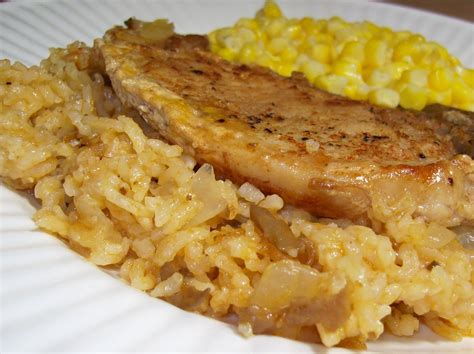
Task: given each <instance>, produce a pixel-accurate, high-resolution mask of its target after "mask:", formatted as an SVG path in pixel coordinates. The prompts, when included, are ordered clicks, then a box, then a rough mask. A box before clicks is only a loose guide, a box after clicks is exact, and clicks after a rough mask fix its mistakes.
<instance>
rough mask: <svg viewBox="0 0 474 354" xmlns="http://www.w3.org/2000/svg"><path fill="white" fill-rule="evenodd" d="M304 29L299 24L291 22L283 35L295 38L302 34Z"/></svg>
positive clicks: (283, 31)
mask: <svg viewBox="0 0 474 354" xmlns="http://www.w3.org/2000/svg"><path fill="white" fill-rule="evenodd" d="M302 32H303V30H302V28H301V26H300V25H299V24H289V25H287V26H286V27H285V28H284V29H283V30H282V32H281V35H282V36H283V37H286V38H289V39H295V38H297V37H299V36H301V34H302Z"/></svg>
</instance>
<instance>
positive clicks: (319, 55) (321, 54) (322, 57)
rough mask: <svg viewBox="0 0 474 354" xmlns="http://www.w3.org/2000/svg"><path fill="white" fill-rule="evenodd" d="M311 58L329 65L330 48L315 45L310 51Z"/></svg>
mask: <svg viewBox="0 0 474 354" xmlns="http://www.w3.org/2000/svg"><path fill="white" fill-rule="evenodd" d="M311 57H312V58H313V59H315V60H317V61H319V62H321V63H329V62H330V60H331V47H330V46H329V45H328V44H325V43H317V44H315V45H314V46H313V49H312V50H311Z"/></svg>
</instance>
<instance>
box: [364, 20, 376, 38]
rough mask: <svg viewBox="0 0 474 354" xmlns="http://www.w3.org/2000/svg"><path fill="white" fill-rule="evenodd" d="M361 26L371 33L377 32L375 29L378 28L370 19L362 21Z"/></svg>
mask: <svg viewBox="0 0 474 354" xmlns="http://www.w3.org/2000/svg"><path fill="white" fill-rule="evenodd" d="M362 27H363V30H364V31H367V32H369V33H370V34H372V35H373V34H375V33H377V31H378V30H379V27H378V26H377V25H376V24H374V23H372V22H370V21H364V22H362Z"/></svg>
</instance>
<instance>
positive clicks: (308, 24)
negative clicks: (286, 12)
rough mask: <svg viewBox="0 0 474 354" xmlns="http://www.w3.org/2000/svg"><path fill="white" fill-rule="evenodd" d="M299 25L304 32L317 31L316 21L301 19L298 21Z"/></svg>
mask: <svg viewBox="0 0 474 354" xmlns="http://www.w3.org/2000/svg"><path fill="white" fill-rule="evenodd" d="M300 25H301V27H302V28H303V29H304V30H305V31H308V32H310V31H313V30H317V27H316V26H317V24H316V21H315V20H314V19H313V18H311V17H303V18H302V19H301V20H300Z"/></svg>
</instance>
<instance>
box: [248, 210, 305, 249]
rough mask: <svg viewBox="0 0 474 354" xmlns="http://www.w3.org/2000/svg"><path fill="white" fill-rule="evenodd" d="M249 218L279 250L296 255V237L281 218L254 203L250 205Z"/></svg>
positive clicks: (297, 245) (297, 244)
mask: <svg viewBox="0 0 474 354" xmlns="http://www.w3.org/2000/svg"><path fill="white" fill-rule="evenodd" d="M250 219H251V220H252V221H253V222H254V223H255V225H256V226H257V227H258V228H259V229H260V230H261V231H262V232H263V235H264V236H265V237H266V238H267V239H269V240H270V242H272V243H273V244H274V245H275V246H276V247H277V248H278V249H279V250H280V251H283V252H285V253H287V254H289V255H290V256H292V257H296V256H297V255H298V248H299V247H300V243H299V242H298V238H297V237H296V236H295V235H294V234H293V232H291V230H290V227H289V226H288V225H287V223H286V222H285V221H284V220H283V219H281V218H279V217H277V216H276V215H273V214H272V213H271V212H270V211H269V210H267V209H264V208H261V207H259V206H256V205H254V204H251V205H250Z"/></svg>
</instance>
